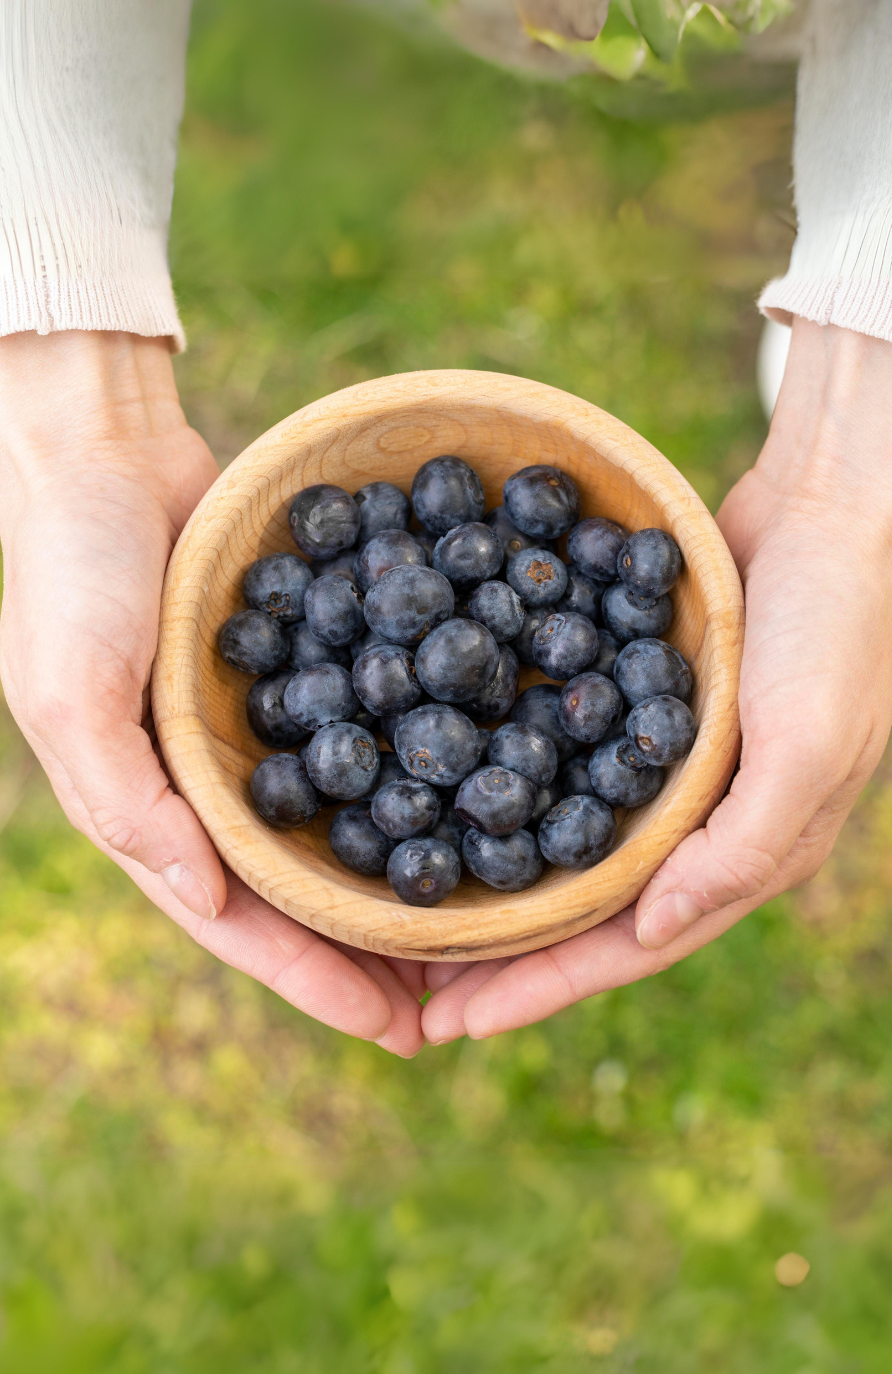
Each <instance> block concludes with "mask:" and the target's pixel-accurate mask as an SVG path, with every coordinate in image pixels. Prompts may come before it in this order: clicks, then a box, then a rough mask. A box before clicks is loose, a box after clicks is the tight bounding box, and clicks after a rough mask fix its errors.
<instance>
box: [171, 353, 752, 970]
mask: <svg viewBox="0 0 892 1374" xmlns="http://www.w3.org/2000/svg"><path fill="white" fill-rule="evenodd" d="M441 453H452V454H457V455H458V456H460V457H462V458H465V459H466V460H467V461H468V462H469V463H471V464H472V465H473V467H474V468H475V469H476V470H477V472H479V474H480V476H481V478H482V480H483V485H484V488H485V490H486V499H487V504H488V506H494V505H498V504H499V503H500V502H501V499H502V495H501V493H502V484H503V482H504V481H505V479H506V477H508V476H509V475H510V474H511V473H512V472H514V471H516V470H517V469H518V468H521V467H525V466H527V465H528V464H530V463H543V462H544V463H554V464H556V465H557V466H558V467H560V468H562V469H563V470H564V471H565V472H568V473H570V474H571V475H572V476H573V477H574V478H575V480H576V481H577V483H578V484H579V487H580V490H581V493H582V513H583V515H595V514H597V515H605V516H609V517H610V518H611V519H614V520H617V521H619V522H620V523H621V524H623V525H626V526H628V527H629V528H630V529H633V530H634V529H642V528H644V527H647V526H654V525H656V526H659V527H660V528H662V529H664V530H669V531H670V532H671V533H672V534H673V535H674V536H675V538H676V539H677V540H678V543H679V544H680V546H681V550H682V553H683V555H684V563H685V569H684V572H683V574H682V576H681V579H680V581H679V583H678V585H677V586H676V588H675V590H674V592H673V593H672V595H673V597H674V600H675V607H676V613H675V619H674V621H673V624H672V627H671V630H670V631H669V636H668V637H669V639H670V640H671V641H672V643H674V644H676V645H677V646H678V648H679V649H680V650H681V652H682V653H683V654H684V655H685V657H686V658H687V659H688V661H689V662H690V663H691V665H692V668H693V672H694V682H695V688H694V697H693V701H692V703H691V706H692V710H693V712H694V715H695V717H696V719H697V723H698V727H699V728H698V734H697V739H696V742H695V744H694V748H693V750H692V752H691V754H690V755H689V756H688V758H687V759H685V760H684V761H683V762H682V763H679V764H676V765H675V766H674V767H673V768H672V769H670V770H668V773H669V775H668V777H667V779H666V782H665V784H664V786H663V788H662V790H661V792H660V793H659V795H658V796H657V798H656V800H655V801H653V802H651V803H650V805H648V806H645V807H642V808H641V809H640V810H636V811H630V812H627V813H625V814H623V813H620V815H619V818H618V819H619V835H618V841H617V845H616V848H615V849H614V851H613V853H612V854H610V855H609V856H608V858H606V859H605V860H604V861H603V862H602V863H600V864H598V865H597V866H596V867H594V868H591V869H588V870H586V871H583V872H578V871H571V870H567V869H558V868H552V869H548V870H547V872H546V874H545V875H544V877H543V878H542V879H541V880H540V881H539V882H538V883H537V884H536V885H535V886H534V887H532V888H530V889H529V890H528V891H526V892H517V893H500V892H496V891H495V890H494V889H493V888H491V887H487V886H486V885H485V884H484V883H482V882H479V881H478V880H477V879H475V878H473V877H472V876H470V875H468V874H466V876H465V877H463V878H462V881H461V882H460V883H459V885H458V887H457V888H456V890H455V892H454V893H453V894H452V896H451V897H450V898H449V900H448V901H447V902H443V903H442V904H441V905H439V906H436V907H432V908H429V909H422V908H417V907H409V906H404V905H403V904H402V903H401V902H399V901H398V900H397V899H396V897H394V895H393V893H392V892H391V890H390V887H389V885H388V883H387V881H386V879H384V878H363V877H361V876H360V875H359V874H357V873H351V872H349V870H347V869H346V868H344V867H343V866H342V865H341V864H340V863H338V861H337V860H336V859H335V858H334V856H333V855H332V853H331V850H330V849H329V846H328V839H327V831H328V820H329V817H330V815H331V812H326V811H323V812H321V813H320V814H319V816H317V818H316V819H315V820H314V821H313V822H312V823H311V824H310V825H308V826H305V827H304V828H303V829H301V830H295V831H278V830H274V829H272V828H270V827H269V826H267V825H266V824H265V823H264V822H263V821H262V820H261V819H260V817H259V816H258V815H257V814H256V812H255V811H254V810H253V808H252V806H251V800H250V795H249V791H248V782H249V779H250V776H251V772H252V769H253V768H254V766H255V765H256V764H257V763H258V762H259V760H260V759H261V758H263V757H264V756H265V755H266V754H268V753H269V752H270V750H268V749H267V748H265V747H264V746H263V745H262V744H260V742H259V741H258V740H257V739H255V738H254V736H253V735H252V734H251V732H250V730H249V729H248V726H247V722H246V720H245V696H246V693H247V689H248V687H249V685H250V682H251V679H250V678H249V677H247V676H246V675H245V674H244V673H240V672H238V671H236V670H235V669H234V668H230V667H229V666H228V664H226V663H224V662H223V660H222V658H221V657H220V655H219V653H218V652H217V634H218V632H219V629H220V626H221V625H222V624H223V622H224V620H226V618H227V617H228V616H230V615H231V614H232V613H233V612H234V611H236V610H238V609H240V608H241V607H242V606H243V602H242V598H241V582H242V577H243V575H244V572H245V570H246V569H247V567H248V566H249V564H250V563H252V562H253V561H254V560H255V559H256V558H260V557H262V556H263V555H265V554H269V553H272V552H274V551H275V550H281V549H288V550H291V551H293V550H294V549H295V545H294V543H293V542H292V539H291V535H290V532H289V529H288V507H289V504H290V502H291V499H292V497H293V496H294V494H295V492H297V491H299V490H300V489H301V488H302V487H306V486H309V485H311V484H312V483H314V482H333V483H336V484H337V485H339V486H342V487H345V488H346V489H347V490H348V491H350V492H354V491H356V490H357V489H358V488H359V487H361V486H363V485H364V484H365V483H366V482H369V481H371V480H373V479H376V478H386V479H388V480H389V481H392V482H395V483H396V484H397V485H398V486H400V487H402V488H403V490H404V491H408V490H409V487H410V485H411V482H412V477H413V475H414V473H415V471H416V469H417V468H418V467H419V466H420V465H421V464H422V463H424V462H426V461H427V460H428V459H429V458H433V457H435V456H436V455H438V454H441ZM742 641H743V597H742V593H741V587H740V581H739V579H738V576H737V570H736V568H735V566H734V563H733V561H732V559H731V555H730V553H729V551H728V548H727V546H726V544H725V542H724V540H723V538H722V536H721V534H720V533H719V531H718V528H717V526H716V524H715V522H714V521H713V519H712V517H711V516H710V514H709V512H708V511H707V509H706V507H705V506H704V505H703V503H702V501H701V500H700V499H699V497H698V496H697V495H696V493H695V492H694V491H693V490H692V488H691V487H690V486H689V485H688V483H687V482H686V481H685V479H684V478H683V477H682V476H681V474H680V473H679V472H677V471H676V469H675V468H674V467H672V465H671V464H670V463H669V462H667V460H666V459H665V458H663V457H662V456H661V455H660V454H659V453H658V452H657V450H656V449H655V448H654V447H653V446H652V445H651V444H649V443H647V441H646V440H645V439H642V438H641V436H640V435H638V434H636V433H635V432H634V431H633V430H631V429H629V428H628V426H627V425H624V424H622V423H621V422H620V421H619V420H616V419H614V418H613V416H612V415H608V414H607V413H606V412H605V411H603V410H599V409H598V408H597V406H593V405H590V404H589V403H588V402H587V401H582V400H580V399H579V398H578V397H577V396H570V395H568V394H567V393H566V392H563V391H557V390H555V388H554V387H550V386H543V385H542V384H541V383H539V382H531V381H526V380H524V379H523V378H520V377H508V376H503V375H501V374H500V373H491V372H464V371H444V372H413V373H406V374H403V375H401V376H396V377H382V378H379V379H378V380H377V381H372V382H362V383H360V384H359V385H358V386H353V387H348V388H347V389H346V390H344V391H338V392H336V393H335V394H334V395H333V396H326V397H324V398H323V399H322V400H321V401H315V402H314V403H313V404H312V405H308V406H305V407H304V409H303V410H299V411H298V412H297V413H296V414H295V415H292V416H290V417H289V418H288V419H287V420H283V421H282V423H281V424H279V425H276V426H275V428H274V429H271V430H269V432H268V433H266V434H264V435H262V436H261V438H259V439H258V440H257V441H256V442H255V443H253V444H252V445H251V446H250V448H248V449H246V450H245V452H244V453H243V454H242V455H241V457H240V458H238V459H237V460H236V461H235V462H234V463H233V464H232V465H231V466H230V467H229V468H227V470H226V471H225V472H224V473H223V474H222V476H221V477H220V479H219V480H218V481H217V482H216V483H215V484H214V486H213V487H212V488H211V490H210V491H209V492H208V493H207V495H206V496H205V498H204V500H203V501H202V503H201V504H200V506H199V507H198V508H197V510H196V511H195V513H194V515H193V516H192V518H191V520H190V521H189V523H188V525H187V526H186V528H185V530H184V531H183V533H182V535H181V537H180V540H179V542H178V544H177V546H176V548H175V550H174V553H173V557H172V558H171V561H170V566H169V568H168V571H167V579H166V582H165V586H164V596H163V603H162V615H161V631H160V639H159V645H158V656H157V660H156V663H155V671H154V677H153V693H152V700H153V708H154V716H155V722H156V726H157V731H158V737H159V740H160V742H161V747H162V749H163V751H164V757H165V759H166V761H167V764H168V767H169V769H170V773H171V775H172V777H173V779H174V782H175V784H176V786H177V788H178V789H179V791H180V792H181V794H182V795H183V796H184V797H185V798H186V799H187V800H188V801H189V803H190V805H191V806H192V807H194V809H195V811H196V812H197V814H198V816H199V817H200V818H201V821H202V824H203V825H204V826H205V828H206V830H207V832H208V834H209V835H210V837H211V839H212V840H213V842H214V844H215V845H216V847H217V849H218V850H219V852H220V855H221V857H222V858H223V859H224V860H225V862H226V863H228V864H229V866H230V867H231V868H232V869H233V870H234V871H235V872H236V873H237V874H238V875H239V877H240V878H242V879H244V881H245V882H246V883H247V884H248V885H249V886H250V887H252V888H253V889H254V891H255V892H258V893H259V894H260V895H261V896H262V897H265V898H266V899H267V901H269V902H271V903H272V904H273V906H276V907H278V908H279V909H280V910H281V911H284V912H287V913H288V915H289V916H293V917H294V918H295V920H298V921H302V922H303V923H304V924H305V925H308V926H312V927H313V929H314V930H318V931H320V932H321V933H322V934H324V935H329V936H332V937H334V938H335V939H338V940H343V941H345V942H346V943H348V944H352V945H357V946H359V947H361V948H363V949H370V950H376V951H378V952H379V953H381V954H390V955H400V956H402V957H404V958H409V959H443V960H457V959H474V958H481V957H488V956H493V955H505V954H518V953H521V952H523V951H524V950H530V949H537V948H539V947H541V946H543V945H549V944H552V943H553V942H554V941H556V940H564V939H566V938H567V937H568V936H570V935H574V934H576V933H577V932H578V931H581V930H585V929H586V928H587V927H589V926H592V925H595V924H596V923H597V922H599V921H604V920H606V919H607V917H609V916H612V915H613V914H614V913H615V912H617V911H619V910H620V909H621V908H622V907H624V906H626V905H628V903H629V902H632V901H634V899H635V898H636V897H637V896H638V894H639V893H640V892H641V890H642V888H643V887H644V885H645V884H646V883H647V881H648V879H649V878H650V877H651V876H652V874H653V873H654V872H655V871H656V869H657V868H658V867H659V865H660V864H661V863H662V861H663V860H664V859H665V858H666V856H667V855H668V854H670V853H671V852H672V850H673V849H674V848H675V846H676V845H677V844H678V843H679V841H680V840H682V839H684V837H685V836H686V835H688V834H689V833H690V832H691V831H692V830H695V829H696V828H697V827H698V826H699V825H701V824H702V822H703V820H704V819H705V817H706V816H708V815H709V813H710V811H711V810H712V809H713V807H714V806H715V805H716V803H717V802H718V800H719V798H720V797H721V795H722V793H723V791H724V789H725V787H726V785H727V783H728V780H729V778H730V776H731V772H732V770H733V768H734V764H735V761H736V759H737V754H738V749H739V726H738V715H737V686H738V675H739V669H740V655H741V646H742ZM525 676H526V681H524V679H523V678H522V680H521V686H522V687H523V686H525V685H528V684H529V681H544V679H543V678H542V677H541V674H537V673H527V674H526V675H525Z"/></svg>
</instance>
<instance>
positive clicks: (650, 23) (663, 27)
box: [632, 0, 683, 62]
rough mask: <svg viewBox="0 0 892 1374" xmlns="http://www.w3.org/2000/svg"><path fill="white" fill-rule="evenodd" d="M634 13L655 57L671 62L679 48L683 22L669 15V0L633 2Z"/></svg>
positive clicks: (636, 0) (640, 0)
mask: <svg viewBox="0 0 892 1374" xmlns="http://www.w3.org/2000/svg"><path fill="white" fill-rule="evenodd" d="M632 13H633V14H634V15H635V22H636V23H637V25H638V27H639V29H640V30H641V33H642V36H643V38H644V40H645V42H646V43H647V46H648V47H649V48H650V50H651V52H652V53H653V54H654V56H655V57H659V58H660V60H661V61H662V62H671V61H672V59H673V57H674V56H675V50H676V48H677V47H678V40H679V37H680V36H681V29H682V24H683V20H682V19H680V18H678V19H676V18H674V17H673V16H672V15H671V14H670V13H669V6H668V3H667V0H632Z"/></svg>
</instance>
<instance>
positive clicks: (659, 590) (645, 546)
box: [616, 529, 681, 600]
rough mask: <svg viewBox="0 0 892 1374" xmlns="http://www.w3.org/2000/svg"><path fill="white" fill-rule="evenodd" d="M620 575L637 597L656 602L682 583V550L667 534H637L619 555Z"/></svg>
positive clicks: (660, 531) (618, 570)
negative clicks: (677, 583) (679, 582)
mask: <svg viewBox="0 0 892 1374" xmlns="http://www.w3.org/2000/svg"><path fill="white" fill-rule="evenodd" d="M616 571H617V572H618V574H619V576H620V577H621V578H622V580H623V582H624V583H625V584H626V586H627V587H628V588H629V591H630V592H632V593H634V595H635V596H641V597H650V598H651V599H654V600H655V599H656V598H657V597H658V596H665V594H666V592H668V591H669V590H670V588H671V587H674V586H675V584H676V582H677V581H678V576H679V573H680V572H681V549H680V548H679V547H678V545H677V544H676V542H675V540H674V539H673V538H672V535H671V534H666V533H665V531H664V530H653V529H651V530H636V531H635V533H634V534H630V535H629V537H628V539H627V540H626V542H625V544H623V546H622V548H621V549H620V551H619V557H618V558H617V560H616Z"/></svg>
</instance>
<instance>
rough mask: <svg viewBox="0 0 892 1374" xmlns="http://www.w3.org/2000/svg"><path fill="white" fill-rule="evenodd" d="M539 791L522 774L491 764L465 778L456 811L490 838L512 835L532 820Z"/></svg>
mask: <svg viewBox="0 0 892 1374" xmlns="http://www.w3.org/2000/svg"><path fill="white" fill-rule="evenodd" d="M537 790H538V789H537V788H536V786H535V784H534V783H532V782H530V780H529V778H525V777H524V776H523V774H522V773H515V772H514V770H513V769H511V768H501V767H500V766H499V765H498V764H495V763H490V764H487V765H486V767H485V768H478V769H477V771H476V772H474V773H471V775H470V776H469V777H467V778H465V780H464V782H463V783H462V785H461V787H460V788H459V789H458V795H457V796H456V798H455V809H456V811H457V812H458V814H459V815H460V816H461V818H462V820H465V821H467V822H468V824H469V825H473V826H476V828H477V829H478V830H483V831H485V833H486V834H487V835H511V834H513V832H514V831H515V830H519V829H520V828H521V826H523V825H526V823H527V821H528V820H529V819H530V816H532V814H533V807H534V806H535V804H536V792H537Z"/></svg>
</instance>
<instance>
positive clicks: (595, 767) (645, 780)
mask: <svg viewBox="0 0 892 1374" xmlns="http://www.w3.org/2000/svg"><path fill="white" fill-rule="evenodd" d="M588 776H589V782H590V783H591V785H592V791H593V792H594V794H595V796H596V797H600V798H601V800H602V801H605V802H606V803H607V805H608V806H625V807H632V806H644V805H645V804H646V803H647V802H649V801H653V799H654V797H655V796H656V795H657V793H658V792H659V790H660V788H661V787H662V785H663V778H664V776H665V774H664V773H663V770H662V768H654V767H652V766H651V764H649V763H648V762H647V759H646V758H645V757H644V755H643V754H642V753H641V751H640V750H639V749H637V748H636V747H635V745H634V744H633V743H632V741H631V740H630V739H629V737H628V735H626V736H625V737H624V738H622V739H609V740H605V741H604V743H603V744H599V745H598V747H597V749H595V751H594V753H593V754H592V756H591V758H590V759H589V761H588Z"/></svg>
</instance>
